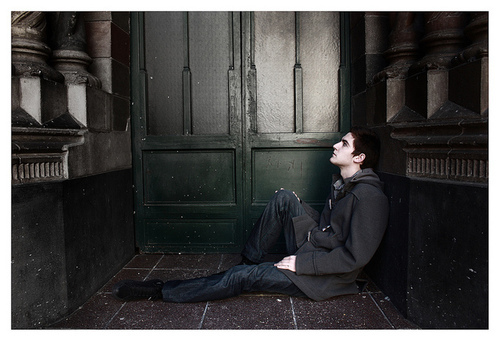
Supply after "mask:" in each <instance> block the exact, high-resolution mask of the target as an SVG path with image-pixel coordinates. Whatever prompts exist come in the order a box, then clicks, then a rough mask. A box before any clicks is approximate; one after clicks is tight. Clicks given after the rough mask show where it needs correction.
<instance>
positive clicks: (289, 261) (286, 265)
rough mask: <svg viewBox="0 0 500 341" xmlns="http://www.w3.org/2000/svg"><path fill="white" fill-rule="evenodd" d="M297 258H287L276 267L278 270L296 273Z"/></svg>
mask: <svg viewBox="0 0 500 341" xmlns="http://www.w3.org/2000/svg"><path fill="white" fill-rule="evenodd" d="M295 258H297V256H288V257H285V258H283V259H282V260H281V261H279V262H278V263H276V264H274V266H275V267H277V268H278V269H283V270H290V271H292V272H295Z"/></svg>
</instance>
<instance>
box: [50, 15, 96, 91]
mask: <svg viewBox="0 0 500 341" xmlns="http://www.w3.org/2000/svg"><path fill="white" fill-rule="evenodd" d="M48 17H49V23H50V25H51V27H52V30H51V32H52V34H51V37H50V41H51V44H52V47H53V49H54V51H53V52H52V58H51V61H52V63H53V64H54V67H55V69H56V70H58V71H59V72H61V73H62V74H63V75H64V78H65V83H66V84H85V85H88V86H90V87H94V88H98V89H99V88H101V81H100V80H99V78H97V77H95V76H94V75H92V74H91V73H90V72H88V71H87V67H88V66H89V65H90V64H91V62H92V58H90V57H89V55H88V54H87V52H86V51H85V50H86V45H87V44H86V41H85V26H84V22H83V20H82V18H81V14H80V13H78V12H55V13H50V14H49V15H48Z"/></svg>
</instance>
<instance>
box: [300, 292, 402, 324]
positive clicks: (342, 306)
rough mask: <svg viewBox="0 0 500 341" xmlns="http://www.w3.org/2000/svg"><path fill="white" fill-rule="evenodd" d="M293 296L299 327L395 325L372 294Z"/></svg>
mask: <svg viewBox="0 0 500 341" xmlns="http://www.w3.org/2000/svg"><path fill="white" fill-rule="evenodd" d="M292 300H293V301H292V302H293V306H294V310H295V315H296V319H297V327H298V329H382V328H384V329H385V328H387V329H392V326H391V324H390V323H389V322H388V321H387V320H386V318H385V317H384V315H383V314H382V313H381V312H380V310H379V308H378V307H377V305H376V304H375V303H374V302H373V300H372V299H371V297H370V295H368V294H358V295H345V296H339V297H335V298H331V299H328V300H326V301H320V302H315V301H312V300H310V299H307V298H293V299H292Z"/></svg>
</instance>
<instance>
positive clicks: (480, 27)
mask: <svg viewBox="0 0 500 341" xmlns="http://www.w3.org/2000/svg"><path fill="white" fill-rule="evenodd" d="M470 19H471V20H470V22H469V24H468V25H467V26H466V27H465V30H464V31H465V35H466V36H467V38H469V40H470V41H471V44H470V45H469V46H468V47H467V48H466V49H465V50H464V51H462V53H460V54H459V55H458V56H456V57H455V59H454V60H453V65H457V64H462V63H465V62H470V61H473V60H475V59H481V58H484V57H488V12H472V13H470Z"/></svg>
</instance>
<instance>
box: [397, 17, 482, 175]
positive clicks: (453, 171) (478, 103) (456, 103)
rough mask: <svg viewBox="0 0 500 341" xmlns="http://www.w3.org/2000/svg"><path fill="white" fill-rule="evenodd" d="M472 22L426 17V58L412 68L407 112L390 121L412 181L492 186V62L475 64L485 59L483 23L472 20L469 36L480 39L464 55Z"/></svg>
mask: <svg viewBox="0 0 500 341" xmlns="http://www.w3.org/2000/svg"><path fill="white" fill-rule="evenodd" d="M468 18H469V13H450V12H441V13H437V12H433V13H426V14H425V19H426V20H425V35H424V37H423V38H422V40H421V43H422V46H423V47H424V51H425V56H424V57H423V58H422V59H421V60H419V61H418V62H417V63H415V64H414V65H412V66H411V68H410V70H409V77H408V79H407V81H406V102H405V107H404V108H403V110H401V111H400V112H399V113H398V114H397V115H396V117H394V119H393V120H391V122H390V125H391V127H392V128H393V131H392V134H391V136H392V137H393V138H395V139H398V140H402V141H404V142H406V146H405V148H404V150H405V152H406V154H407V170H406V173H407V175H408V176H412V177H413V176H415V177H425V178H435V179H443V180H456V181H467V182H487V181H488V118H487V108H488V101H487V82H488V81H487V78H488V77H487V75H488V71H487V59H488V58H487V57H483V58H481V59H480V60H473V59H474V58H477V56H478V55H484V53H483V52H478V51H484V44H482V43H481V41H484V40H485V38H484V24H478V22H481V19H478V18H479V16H474V15H473V16H472V18H474V19H473V20H472V21H471V22H470V23H469V25H472V26H468V27H470V28H469V29H468V32H469V33H472V32H474V34H473V36H474V37H475V38H474V39H476V40H474V39H472V41H473V43H472V45H471V47H470V48H468V49H466V50H464V51H463V49H464V48H465V46H466V45H465V37H464V35H463V32H464V28H465V26H466V24H467V19H468ZM478 20H479V21H478ZM486 22H487V20H486ZM478 27H482V28H481V29H478ZM465 31H466V32H467V29H466V30H465ZM476 32H477V33H476ZM462 51H463V52H462ZM466 51H467V52H466ZM472 51H474V52H472ZM465 55H474V56H475V57H474V58H468V59H465V58H467V57H464V58H463V59H462V60H463V64H462V65H459V66H458V67H457V66H456V61H457V59H458V57H457V56H465Z"/></svg>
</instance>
